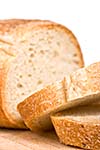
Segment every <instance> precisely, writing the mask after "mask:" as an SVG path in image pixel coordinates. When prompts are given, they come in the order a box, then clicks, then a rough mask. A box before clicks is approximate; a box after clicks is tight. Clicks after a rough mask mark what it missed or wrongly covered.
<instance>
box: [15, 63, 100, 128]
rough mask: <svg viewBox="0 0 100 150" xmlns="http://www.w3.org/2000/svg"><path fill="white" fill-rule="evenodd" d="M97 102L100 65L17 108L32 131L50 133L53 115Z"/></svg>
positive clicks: (76, 74)
mask: <svg viewBox="0 0 100 150" xmlns="http://www.w3.org/2000/svg"><path fill="white" fill-rule="evenodd" d="M94 102H96V103H100V62H97V63H94V64H92V65H90V66H88V67H85V68H82V69H79V70H77V71H76V72H74V73H72V74H70V75H69V76H66V78H64V79H63V80H62V81H59V82H56V83H54V84H51V85H49V86H47V87H45V88H43V89H42V90H40V91H37V92H36V93H34V94H32V95H31V96H30V97H28V98H27V99H25V100H24V101H23V102H21V103H20V104H19V105H18V111H19V112H20V114H21V116H22V118H23V120H24V122H25V124H26V125H27V127H28V128H30V129H31V130H33V131H39V130H41V129H42V130H49V129H51V128H52V123H51V120H50V115H51V114H53V113H55V112H58V111H61V110H64V109H68V108H71V107H75V106H77V105H84V104H86V103H87V104H88V103H90V104H92V103H94Z"/></svg>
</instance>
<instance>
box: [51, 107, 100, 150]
mask: <svg viewBox="0 0 100 150" xmlns="http://www.w3.org/2000/svg"><path fill="white" fill-rule="evenodd" d="M51 119H52V123H53V125H54V128H55V131H56V133H57V135H58V137H59V139H60V141H61V142H62V143H64V144H66V145H72V146H77V147H81V148H84V149H93V150H94V149H95V150H99V149H100V105H94V106H93V105H92V106H90V105H88V106H81V107H75V108H73V109H69V110H66V111H63V112H61V113H58V114H56V115H54V116H52V117H51Z"/></svg>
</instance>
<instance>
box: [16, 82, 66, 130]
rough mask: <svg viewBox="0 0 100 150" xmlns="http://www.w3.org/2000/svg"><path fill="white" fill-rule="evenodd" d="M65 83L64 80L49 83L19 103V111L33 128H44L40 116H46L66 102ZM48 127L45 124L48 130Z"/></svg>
mask: <svg viewBox="0 0 100 150" xmlns="http://www.w3.org/2000/svg"><path fill="white" fill-rule="evenodd" d="M63 85H64V83H63V81H61V82H58V83H55V84H52V85H49V86H47V87H46V88H44V89H42V90H40V91H38V92H36V93H35V94H33V95H32V96H30V97H28V98H27V99H26V100H24V101H23V102H21V103H20V104H19V105H18V107H17V108H18V111H19V112H20V114H21V116H22V118H23V120H24V121H25V123H26V124H27V126H28V127H29V128H30V129H31V130H34V129H35V130H36V128H37V129H39V128H42V129H43V128H44V127H42V125H41V126H40V125H39V122H40V118H42V116H43V118H44V116H45V117H46V115H47V114H48V113H49V112H50V113H51V112H53V110H54V109H56V108H57V107H58V106H60V105H62V104H63V103H65V101H66V99H65V92H64V88H63ZM49 115H50V114H49ZM43 118H42V120H43ZM48 118H49V116H48ZM48 118H47V119H48ZM36 120H38V121H36ZM44 121H45V120H44ZM32 122H34V123H32ZM45 122H46V121H45ZM49 122H50V120H49ZM49 124H50V123H48V125H49ZM48 125H47V126H48ZM50 126H51V125H50ZM47 128H48V127H47ZM47 128H46V125H45V128H44V130H47Z"/></svg>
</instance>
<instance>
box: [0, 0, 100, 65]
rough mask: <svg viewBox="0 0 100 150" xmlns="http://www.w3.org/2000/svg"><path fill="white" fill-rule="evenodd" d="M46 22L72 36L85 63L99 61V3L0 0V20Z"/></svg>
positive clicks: (84, 0) (94, 0)
mask: <svg viewBox="0 0 100 150" xmlns="http://www.w3.org/2000/svg"><path fill="white" fill-rule="evenodd" d="M9 18H26V19H29V18H30V19H46V20H52V21H55V22H58V23H61V24H63V25H65V26H67V27H68V28H69V29H71V30H72V31H73V33H74V34H75V35H76V37H77V39H78V41H79V43H80V46H81V49H82V52H83V55H84V59H85V64H86V65H88V64H91V63H93V62H95V61H100V0H0V19H9Z"/></svg>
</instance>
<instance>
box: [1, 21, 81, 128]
mask: <svg viewBox="0 0 100 150" xmlns="http://www.w3.org/2000/svg"><path fill="white" fill-rule="evenodd" d="M83 64H84V63H83V57H82V53H81V50H80V46H79V44H78V42H77V39H76V38H75V36H74V35H73V33H72V32H71V31H70V30H69V29H67V28H66V27H64V26H62V25H60V24H57V23H53V22H51V21H41V20H5V21H0V127H7V128H26V126H25V124H24V123H23V120H22V118H21V116H20V114H19V112H18V111H17V104H18V103H20V102H21V101H23V100H24V99H26V98H27V97H29V96H30V95H31V94H32V93H33V92H34V91H37V90H39V89H41V88H43V87H44V86H46V85H47V84H50V83H51V82H56V81H57V80H62V79H63V77H64V76H65V75H67V74H69V73H71V72H72V71H75V70H77V69H78V68H80V67H83ZM37 103H38V100H37ZM40 107H41V106H40ZM31 108H32V107H31Z"/></svg>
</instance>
